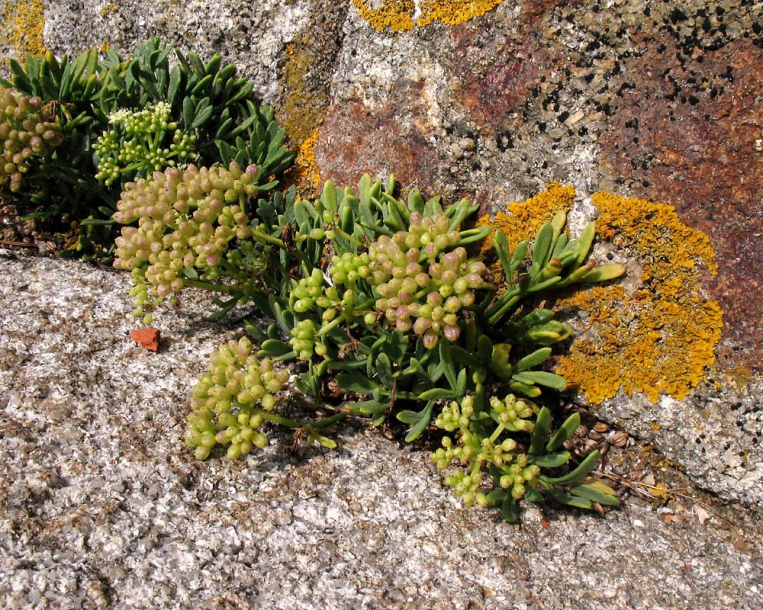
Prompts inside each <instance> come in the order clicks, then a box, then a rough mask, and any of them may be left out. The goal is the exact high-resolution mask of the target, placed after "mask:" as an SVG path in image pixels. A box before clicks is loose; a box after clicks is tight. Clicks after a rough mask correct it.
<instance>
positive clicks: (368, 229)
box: [115, 162, 624, 521]
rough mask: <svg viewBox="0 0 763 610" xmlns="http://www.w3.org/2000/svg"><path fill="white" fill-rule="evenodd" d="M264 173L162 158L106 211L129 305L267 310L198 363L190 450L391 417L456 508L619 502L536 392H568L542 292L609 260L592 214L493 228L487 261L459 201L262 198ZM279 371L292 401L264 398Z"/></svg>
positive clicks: (366, 184)
mask: <svg viewBox="0 0 763 610" xmlns="http://www.w3.org/2000/svg"><path fill="white" fill-rule="evenodd" d="M260 175H261V170H260V168H259V167H257V166H255V165H249V166H245V165H243V164H239V163H236V162H231V163H229V164H228V166H227V167H225V168H212V169H206V168H204V167H200V168H197V167H196V166H194V165H190V166H188V168H187V169H185V170H180V169H178V168H168V169H166V170H165V171H164V172H154V173H153V174H151V175H147V176H146V177H145V178H142V179H139V180H138V181H136V182H132V183H128V184H126V186H125V190H124V192H123V194H122V197H121V199H120V201H119V202H118V212H117V214H116V215H115V218H116V220H117V221H119V222H120V223H123V224H126V225H127V226H125V227H124V228H123V229H122V235H121V237H120V238H119V239H118V241H117V249H116V260H115V264H116V266H118V267H121V268H124V269H129V270H130V271H131V272H132V274H133V280H134V287H133V297H134V299H135V303H136V306H137V310H136V314H137V315H141V316H146V315H148V316H150V315H151V313H150V312H151V310H152V309H153V308H154V307H155V306H156V305H157V304H158V303H159V302H160V301H162V300H163V299H165V298H168V297H169V298H172V297H173V295H174V294H176V293H177V292H179V291H181V290H182V289H183V288H185V287H186V286H194V287H197V288H203V289H208V290H213V291H216V292H218V293H219V295H220V298H219V299H218V300H217V301H216V302H217V303H218V305H219V306H220V312H219V313H218V315H223V314H224V313H225V312H227V311H230V310H231V309H232V308H233V307H234V306H235V305H236V304H240V305H254V306H255V308H256V310H257V311H259V312H260V313H261V314H265V315H266V316H269V317H270V318H271V319H272V320H273V324H272V325H270V327H269V328H268V329H267V331H264V330H262V329H259V328H257V327H256V326H255V325H254V324H249V325H248V327H247V328H248V330H249V333H250V335H251V337H252V339H251V340H250V339H248V338H243V339H241V340H239V341H238V342H236V341H232V342H230V343H229V344H227V345H225V346H223V347H222V348H221V349H220V350H219V351H217V352H216V353H215V354H213V355H212V361H211V364H210V367H209V368H208V369H207V371H206V372H205V373H204V374H203V375H202V376H201V378H200V380H199V384H198V385H197V386H196V387H195V389H194V392H193V398H192V404H191V409H192V410H191V414H190V416H189V418H188V429H187V432H186V435H185V441H186V443H187V445H188V446H189V447H190V448H192V449H193V450H194V452H195V454H196V456H197V457H199V458H202V459H203V458H206V457H207V456H209V455H214V454H215V453H217V448H218V447H219V448H221V449H222V450H224V451H226V452H227V455H228V457H230V458H234V459H235V458H238V457H240V456H243V455H246V454H247V453H249V452H250V451H252V450H254V449H255V448H258V447H264V446H265V445H266V444H267V443H268V437H267V431H268V425H266V424H268V422H271V423H275V424H280V425H284V426H287V427H289V428H292V429H294V430H295V432H296V433H298V434H299V435H300V437H302V438H307V439H308V441H309V442H311V443H312V442H316V443H319V444H320V445H322V446H324V447H329V448H331V447H334V446H335V442H334V441H333V440H332V439H331V438H330V437H329V436H328V434H327V431H326V430H327V428H328V427H329V426H330V425H331V424H333V423H335V422H337V421H339V420H342V419H344V418H346V417H351V416H352V417H365V418H368V420H369V421H370V422H371V423H372V424H373V425H375V426H378V425H381V424H382V423H383V422H385V421H386V420H389V419H390V418H394V419H395V420H397V421H399V422H402V423H403V424H404V425H406V426H408V431H407V435H406V437H405V438H406V441H409V442H410V441H414V440H415V439H418V438H419V437H421V436H422V435H423V434H425V433H426V434H428V436H429V438H430V440H432V442H435V443H437V444H438V445H439V448H437V449H436V450H435V451H434V453H433V455H432V460H433V461H434V463H435V464H436V465H437V467H438V468H439V469H441V470H443V471H446V473H447V476H446V477H445V483H446V484H447V485H449V486H451V487H453V488H454V491H455V493H456V494H458V495H459V496H461V497H462V498H463V500H464V502H465V503H466V504H474V503H476V504H479V505H481V506H500V507H501V510H502V512H503V515H504V516H505V518H506V519H507V520H509V521H515V520H516V519H517V517H518V514H517V511H518V503H519V501H520V500H522V499H523V498H524V499H527V500H530V501H534V502H540V501H543V500H544V498H547V497H548V498H551V499H553V500H556V501H558V502H561V503H564V504H568V505H572V506H576V507H580V508H590V507H591V506H593V504H594V503H597V504H599V505H616V504H617V498H616V496H615V493H614V491H613V490H612V489H610V488H609V487H607V486H606V485H605V484H604V483H602V482H601V481H598V480H596V479H594V478H591V476H590V473H591V472H592V470H593V469H594V468H595V466H596V464H597V461H598V453H597V452H596V451H594V452H592V453H590V454H589V455H588V456H586V457H585V458H584V459H583V460H582V461H581V462H579V463H577V464H575V463H573V461H572V456H571V454H570V452H568V451H566V450H565V449H564V444H565V442H566V441H568V440H569V439H570V438H571V436H572V435H573V433H574V432H575V430H576V429H577V427H578V426H579V423H580V418H579V415H577V414H573V415H572V416H570V417H568V418H567V419H566V420H565V421H564V422H563V423H562V424H561V425H560V426H559V428H558V429H557V430H556V431H555V432H553V433H552V418H551V411H550V410H549V409H548V408H547V407H546V406H540V404H538V403H539V402H540V401H541V400H542V399H543V398H544V396H542V393H543V391H544V390H545V389H549V390H552V391H561V390H564V389H565V388H566V387H567V384H566V381H565V379H564V378H562V377H560V376H559V375H556V374H554V373H553V372H551V371H549V370H547V365H548V364H549V359H550V357H551V355H552V353H553V350H554V349H558V348H559V347H561V346H562V344H563V342H564V341H565V339H567V338H568V337H569V336H570V333H571V329H570V328H569V327H568V326H567V325H566V324H564V323H563V322H562V321H559V320H557V319H556V318H555V312H554V311H553V310H552V309H549V308H546V307H544V306H543V303H544V302H545V301H544V299H548V298H549V296H550V294H551V293H552V292H553V291H557V290H562V289H565V290H569V289H572V288H574V287H575V286H577V285H580V284H587V283H591V282H602V281H607V280H611V279H614V278H616V277H618V276H620V275H621V274H622V273H623V272H624V268H623V267H622V266H621V265H618V264H607V265H603V266H597V265H596V263H595V262H594V261H593V260H592V259H590V258H589V252H590V250H591V247H592V244H593V241H594V238H595V230H594V225H593V223H591V224H589V225H588V226H586V227H585V229H584V230H583V231H582V233H581V234H580V235H579V236H578V237H577V238H571V237H570V236H569V235H568V234H567V233H566V232H565V224H566V217H565V215H564V214H563V213H562V214H558V215H556V216H555V217H554V218H553V219H551V220H550V221H549V222H547V223H546V224H545V225H543V226H542V227H541V228H540V230H539V231H538V233H537V235H536V236H535V239H534V241H533V243H532V245H531V244H529V243H528V241H521V242H519V244H518V245H517V246H516V247H515V248H514V249H513V251H512V250H510V248H509V246H508V240H507V239H506V236H504V235H503V234H502V233H501V232H500V231H496V232H495V233H494V234H493V235H492V239H493V243H494V249H493V251H492V252H489V253H488V254H486V255H484V256H483V255H482V254H481V250H480V247H481V246H482V245H483V243H484V240H485V238H486V237H488V234H489V233H490V232H491V228H490V227H479V228H473V227H470V225H469V222H470V220H471V217H472V215H473V214H474V213H475V212H476V210H477V206H475V205H471V204H470V203H469V202H468V201H466V200H461V201H459V202H457V203H455V204H453V205H451V206H449V207H443V206H442V204H441V202H440V199H439V198H437V197H435V198H433V199H429V200H424V198H423V197H422V196H421V194H420V192H419V191H418V190H416V189H413V190H411V191H410V193H409V194H408V196H407V198H406V199H404V200H403V199H399V198H398V196H397V195H396V191H395V183H394V179H392V178H390V180H389V182H388V184H387V185H386V187H383V186H382V184H381V183H379V182H373V181H372V180H371V178H369V177H368V176H364V177H363V179H362V180H361V181H360V184H359V186H358V189H357V191H354V190H352V189H350V188H345V189H340V188H337V187H336V186H334V185H333V184H332V183H330V182H328V183H326V185H325V188H324V190H323V193H322V195H321V196H320V198H318V199H317V200H315V201H307V200H304V199H297V198H296V197H295V192H294V190H293V189H292V190H289V191H286V192H283V191H280V190H273V191H270V192H267V193H266V192H265V190H264V189H263V188H262V187H260V186H258V184H259V182H258V176H260ZM146 321H149V320H146ZM252 340H254V341H255V342H257V343H258V344H259V348H256V347H255V346H254V343H253V342H252ZM289 363H291V364H289ZM287 366H288V367H289V369H288V370H291V371H293V372H294V376H293V390H294V391H293V392H291V393H290V398H289V400H285V399H283V398H282V399H279V398H278V397H279V396H280V395H281V394H279V392H281V390H282V389H283V388H284V387H285V384H286V382H287V378H288V377H289V375H288V373H287V372H286V370H287V369H286V368H285V367H287Z"/></svg>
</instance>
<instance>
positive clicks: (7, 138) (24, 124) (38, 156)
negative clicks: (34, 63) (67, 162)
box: [0, 89, 63, 193]
mask: <svg viewBox="0 0 763 610" xmlns="http://www.w3.org/2000/svg"><path fill="white" fill-rule="evenodd" d="M62 141H63V134H62V133H61V127H60V125H59V124H58V122H57V121H56V120H55V113H54V112H53V111H52V110H51V109H50V107H44V106H43V105H42V102H41V100H40V98H38V97H34V96H30V95H27V94H24V93H22V92H20V91H17V90H15V89H6V90H5V92H3V93H0V154H2V161H1V162H0V186H7V188H8V189H9V190H10V191H11V192H13V193H18V192H19V191H20V190H21V182H22V179H23V177H24V175H25V174H27V173H29V171H30V170H32V169H33V168H34V166H35V165H36V164H39V163H40V162H41V161H42V160H43V159H44V158H45V157H49V156H50V155H51V153H52V152H53V150H54V149H55V148H56V147H57V146H59V145H60V144H61V142H62Z"/></svg>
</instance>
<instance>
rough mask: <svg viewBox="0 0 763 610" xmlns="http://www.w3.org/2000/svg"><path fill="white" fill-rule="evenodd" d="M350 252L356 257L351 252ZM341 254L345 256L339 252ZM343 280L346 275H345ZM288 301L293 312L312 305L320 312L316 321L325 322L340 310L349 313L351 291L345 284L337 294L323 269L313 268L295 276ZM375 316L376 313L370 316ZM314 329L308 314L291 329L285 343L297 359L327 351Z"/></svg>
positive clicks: (351, 300) (316, 329)
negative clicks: (295, 283)
mask: <svg viewBox="0 0 763 610" xmlns="http://www.w3.org/2000/svg"><path fill="white" fill-rule="evenodd" d="M350 256H352V257H356V255H354V254H351V255H350ZM367 256H368V255H363V256H357V257H356V258H357V259H358V260H363V257H367ZM335 258H337V257H335ZM342 258H343V259H344V258H346V257H344V256H343V257H342ZM348 260H349V259H348ZM340 264H341V263H340ZM351 265H352V263H351V262H348V264H347V266H346V267H345V269H350V268H351ZM342 273H344V271H342ZM346 281H347V278H346V276H345V282H346ZM337 285H339V284H337ZM289 302H290V308H291V309H292V310H293V311H295V312H296V313H305V312H307V311H308V310H310V309H312V308H316V309H318V310H319V312H320V324H322V325H325V324H329V323H330V322H332V321H333V320H335V319H336V317H337V316H339V315H340V314H341V313H344V314H345V316H346V318H351V317H352V315H353V314H352V308H353V305H354V304H355V292H353V291H352V290H351V289H349V288H348V289H347V290H345V291H344V292H343V293H341V294H340V292H339V290H337V288H336V286H326V285H325V278H324V276H323V272H322V271H321V270H320V269H318V268H315V269H313V270H312V272H311V274H310V275H309V276H308V277H304V278H301V279H300V280H299V282H298V283H297V286H296V287H295V288H294V290H293V291H292V293H291V297H290V301H289ZM375 320H376V317H375V316H374V321H375ZM335 324H336V323H335ZM317 333H318V327H317V325H316V322H315V321H314V320H312V319H310V318H306V319H303V320H299V321H298V322H297V325H296V326H295V327H294V328H293V329H292V330H291V335H292V338H291V340H290V342H289V343H290V344H291V346H292V347H293V348H294V351H296V352H297V357H298V358H299V359H300V360H310V358H311V357H312V356H313V354H317V355H318V356H325V355H326V353H327V352H328V349H327V347H326V345H325V344H324V343H323V342H321V341H316V334H317Z"/></svg>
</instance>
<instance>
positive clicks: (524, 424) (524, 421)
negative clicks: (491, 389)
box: [490, 394, 538, 432]
mask: <svg viewBox="0 0 763 610" xmlns="http://www.w3.org/2000/svg"><path fill="white" fill-rule="evenodd" d="M490 408H491V409H492V411H493V414H494V416H495V420H496V421H497V422H498V423H499V424H503V425H504V426H505V427H506V429H507V430H511V431H512V432H532V431H533V428H534V427H535V423H534V422H532V421H530V420H529V419H528V418H530V417H533V416H534V415H537V413H538V407H537V406H536V405H535V403H533V402H531V401H529V400H522V399H520V400H517V397H516V396H514V395H513V394H509V395H507V396H506V398H504V399H503V400H501V399H500V398H498V397H497V396H491V397H490Z"/></svg>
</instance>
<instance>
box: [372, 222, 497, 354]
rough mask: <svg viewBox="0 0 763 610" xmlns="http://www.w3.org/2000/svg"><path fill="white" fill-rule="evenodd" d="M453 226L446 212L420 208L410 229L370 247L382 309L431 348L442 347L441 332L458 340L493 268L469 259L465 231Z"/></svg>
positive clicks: (376, 287) (377, 303) (402, 327)
mask: <svg viewBox="0 0 763 610" xmlns="http://www.w3.org/2000/svg"><path fill="white" fill-rule="evenodd" d="M449 228H450V220H449V219H448V217H447V216H445V215H444V214H435V215H433V216H423V215H422V214H419V213H418V212H414V213H412V214H411V216H410V230H409V231H398V232H397V233H395V234H394V235H393V236H391V237H389V236H386V235H382V236H381V237H379V239H378V240H377V241H375V242H374V243H373V244H371V246H370V247H369V251H368V257H369V263H368V264H367V265H366V266H367V268H368V273H367V278H368V281H369V283H371V285H372V286H374V287H375V289H376V293H377V294H378V295H379V297H380V298H379V299H378V300H377V302H376V309H377V310H378V311H379V312H380V313H382V314H383V316H384V318H385V319H386V320H387V322H389V323H390V324H394V325H395V328H396V329H397V330H399V331H401V332H408V331H410V330H413V332H414V333H415V334H416V335H419V336H423V338H424V345H425V346H426V347H427V348H428V349H434V348H435V347H436V346H437V344H438V342H439V339H440V335H441V333H442V334H444V335H445V338H446V339H448V340H449V341H457V340H458V337H459V336H460V334H461V329H460V327H459V326H458V321H459V313H460V312H461V311H462V310H463V309H464V308H466V307H469V306H471V305H473V304H474V300H475V294H474V291H475V290H478V289H480V288H483V287H485V281H484V279H483V278H484V275H485V274H486V273H487V267H486V266H485V264H484V263H482V262H481V261H479V260H477V259H468V258H467V253H466V249H465V248H463V247H461V246H458V244H459V242H460V240H461V233H460V232H459V231H451V230H449ZM362 268H363V267H362V266H361V267H360V269H362Z"/></svg>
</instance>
